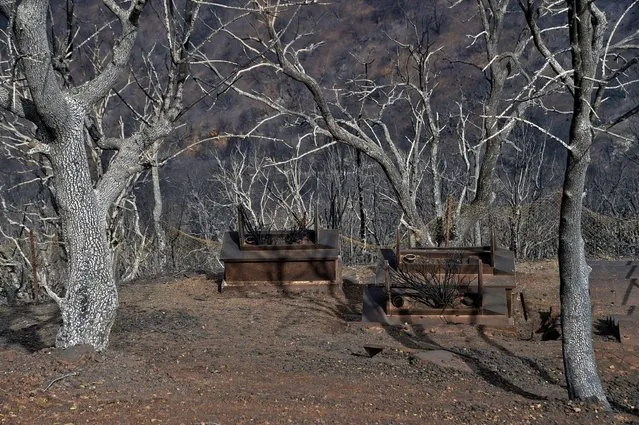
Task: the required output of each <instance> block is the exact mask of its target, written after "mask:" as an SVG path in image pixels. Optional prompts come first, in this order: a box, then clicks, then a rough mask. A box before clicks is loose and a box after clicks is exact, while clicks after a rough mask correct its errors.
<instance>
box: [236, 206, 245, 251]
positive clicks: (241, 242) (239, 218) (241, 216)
mask: <svg viewBox="0 0 639 425" xmlns="http://www.w3.org/2000/svg"><path fill="white" fill-rule="evenodd" d="M243 213H244V209H243V207H242V205H238V206H237V234H238V238H239V239H240V240H239V241H238V242H239V246H240V249H241V248H242V247H243V246H244V214H243Z"/></svg>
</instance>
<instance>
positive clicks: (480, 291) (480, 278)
mask: <svg viewBox="0 0 639 425" xmlns="http://www.w3.org/2000/svg"><path fill="white" fill-rule="evenodd" d="M477 268H478V270H477V295H478V298H479V314H484V263H483V262H482V261H481V258H478V259H477Z"/></svg>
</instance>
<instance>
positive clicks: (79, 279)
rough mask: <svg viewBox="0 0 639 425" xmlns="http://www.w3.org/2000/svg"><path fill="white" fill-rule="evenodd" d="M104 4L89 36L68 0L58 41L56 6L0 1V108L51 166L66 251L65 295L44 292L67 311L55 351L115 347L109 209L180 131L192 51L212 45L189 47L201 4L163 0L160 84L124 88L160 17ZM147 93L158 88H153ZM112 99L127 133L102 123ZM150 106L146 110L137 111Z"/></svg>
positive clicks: (140, 0) (139, 0)
mask: <svg viewBox="0 0 639 425" xmlns="http://www.w3.org/2000/svg"><path fill="white" fill-rule="evenodd" d="M102 3H103V5H104V7H105V8H104V9H103V12H104V13H105V14H106V15H107V17H106V18H105V19H106V20H105V21H104V22H99V21H97V22H96V26H95V29H94V31H93V32H92V30H91V29H90V24H88V27H77V23H78V22H81V20H76V14H78V13H80V12H79V8H75V9H74V5H75V4H74V2H72V1H69V2H67V8H66V10H65V13H64V15H65V16H66V20H63V21H64V22H65V23H64V24H63V27H64V29H63V30H62V34H63V36H61V37H57V36H55V34H54V31H50V29H51V25H53V21H54V20H53V16H54V13H52V12H51V11H52V10H53V11H54V12H55V10H57V9H56V8H51V7H50V6H52V5H51V4H50V3H49V1H46V0H33V1H22V2H18V1H11V0H7V1H2V2H0V12H1V13H2V15H4V17H5V18H6V19H7V20H8V24H7V26H6V28H5V30H6V31H5V34H7V35H8V37H7V43H6V44H5V46H4V52H3V55H6V56H4V57H6V58H8V59H9V60H8V61H7V62H6V63H5V64H4V67H3V71H4V74H3V77H2V84H1V85H0V107H2V109H3V111H4V113H3V116H4V117H8V116H10V117H17V119H18V120H19V121H21V122H24V123H26V126H27V127H28V128H29V134H30V137H29V139H28V140H27V143H24V148H22V152H23V153H24V154H26V155H40V158H42V161H48V163H49V164H50V169H51V175H52V176H53V179H52V185H51V189H52V193H53V195H54V199H55V204H56V206H57V208H58V212H59V216H60V222H61V226H62V234H63V237H64V247H65V251H66V253H67V260H68V261H67V266H66V272H65V276H66V279H65V282H64V294H62V295H60V294H58V293H56V292H55V291H54V290H53V289H52V288H51V287H49V286H45V289H46V290H47V292H48V294H49V296H50V297H51V298H53V299H54V300H55V301H56V302H57V304H58V306H59V307H60V310H61V312H62V319H63V324H62V327H61V329H60V331H59V333H58V336H57V339H56V345H57V346H58V347H69V346H73V345H77V344H90V345H92V346H93V347H94V348H95V349H97V350H102V349H104V348H106V346H107V344H108V337H109V332H110V329H111V326H112V324H113V321H114V319H115V314H116V309H117V306H118V297H117V289H116V285H115V277H114V267H113V256H112V252H111V250H110V248H109V243H108V240H107V232H106V229H107V227H108V221H109V217H110V212H111V211H112V207H113V205H114V203H115V202H116V201H117V200H118V199H119V198H121V197H122V194H123V193H125V192H126V191H128V190H130V188H131V185H132V184H133V181H135V179H136V178H137V176H138V175H139V173H140V172H141V171H142V170H144V169H145V168H146V167H148V166H149V164H150V163H152V162H153V160H152V157H153V155H152V154H150V153H152V152H153V146H154V143H155V142H156V141H157V140H161V139H162V138H164V137H166V136H167V135H169V134H170V133H171V132H172V131H173V129H174V127H175V125H176V121H177V120H178V119H179V118H180V115H181V114H182V113H183V111H184V109H185V105H184V92H185V83H186V82H187V78H188V77H189V64H191V63H192V58H193V55H194V53H195V52H200V51H201V49H202V44H205V43H207V42H208V41H209V40H210V38H209V37H206V38H205V39H204V40H198V43H195V42H192V41H191V36H192V35H193V31H194V28H195V25H196V23H197V22H199V18H200V16H199V14H200V9H201V6H200V5H199V3H197V2H194V1H190V0H187V1H185V2H183V3H181V5H178V4H175V3H173V2H164V3H163V4H162V5H161V6H160V7H159V8H157V9H156V12H157V13H156V15H155V17H156V18H157V17H159V20H160V21H161V22H162V23H163V26H162V28H163V30H164V32H163V34H162V35H161V36H162V37H163V40H161V41H160V40H158V43H157V44H156V46H155V48H157V49H159V46H164V47H166V50H165V52H164V53H163V54H162V55H158V56H156V57H157V58H160V59H159V60H160V61H164V63H163V64H162V67H158V66H157V65H158V64H159V63H158V62H156V63H155V64H156V68H155V69H156V72H155V74H154V76H155V77H156V78H155V80H154V83H153V84H145V83H142V82H141V81H143V80H140V79H137V80H136V79H135V78H133V79H131V80H129V83H130V84H126V82H124V84H123V77H126V75H127V72H128V71H129V65H130V59H131V57H132V56H133V52H134V49H136V46H138V44H136V39H137V38H138V33H139V32H140V26H141V23H142V22H143V21H145V20H149V19H153V18H152V17H153V15H151V14H150V13H147V10H146V9H147V8H145V6H146V5H147V1H146V0H135V1H131V2H129V3H128V5H127V6H122V5H120V2H116V1H115V0H103V2H102ZM96 19H99V18H96ZM94 22H95V21H94ZM111 29H113V31H114V32H115V34H114V35H113V37H112V38H111V35H110V34H109V37H106V40H104V41H105V42H107V43H109V44H108V45H110V46H111V47H110V48H109V49H107V51H106V55H104V52H105V45H104V44H103V45H102V49H101V50H94V52H101V55H100V56H99V57H97V58H96V60H93V61H92V63H93V65H94V68H93V69H92V70H91V71H92V72H91V73H89V75H88V76H86V77H82V75H80V73H79V72H77V70H78V69H79V68H80V67H81V66H82V63H83V60H84V59H83V55H81V54H80V52H82V51H84V49H85V47H86V46H87V43H90V42H91V40H96V39H98V38H100V37H101V36H102V35H104V34H105V33H107V32H108V31H107V30H111ZM80 33H81V34H86V37H87V38H86V40H84V41H79V40H78V39H76V37H77V34H80ZM50 35H51V36H50ZM152 48H153V46H152ZM136 56H137V55H136ZM76 59H77V61H78V64H76V62H74V60H76ZM74 67H75V68H74ZM161 68H163V70H162V71H163V72H160V71H159V70H160V69H161ZM85 69H86V68H85ZM74 70H75V71H74ZM79 75H80V78H79V77H78V76H79ZM85 75H86V74H85ZM81 80H82V81H81ZM146 81H148V80H146ZM156 83H157V84H156ZM129 87H137V90H139V91H141V92H143V93H144V95H143V98H146V99H149V100H150V102H146V103H145V102H144V101H143V100H142V101H141V102H139V101H136V100H127V97H128V94H127V90H129V89H128V88H129ZM149 87H152V88H153V89H154V91H151V92H149V91H146V89H147V88H149ZM109 96H115V97H117V98H118V99H119V100H121V101H122V104H123V105H125V108H128V109H129V111H130V114H129V116H130V117H131V121H130V122H129V123H127V124H126V125H123V126H122V130H123V131H121V132H116V131H110V129H109V128H108V127H107V126H102V125H101V123H100V120H99V119H97V118H98V116H99V115H100V107H101V105H102V103H103V102H104V100H105V99H107V98H108V97H109ZM143 104H146V105H149V109H147V110H142V111H141V112H140V110H139V109H138V108H139V107H140V106H141V105H143ZM103 110H104V109H103ZM12 119H13V118H12ZM5 120H6V118H5ZM131 123H132V124H131ZM87 145H89V146H90V147H92V148H95V149H98V152H99V155H97V156H98V157H99V161H98V164H100V165H101V167H99V168H95V169H92V168H91V166H90V161H89V158H88V155H87V149H86V146H87Z"/></svg>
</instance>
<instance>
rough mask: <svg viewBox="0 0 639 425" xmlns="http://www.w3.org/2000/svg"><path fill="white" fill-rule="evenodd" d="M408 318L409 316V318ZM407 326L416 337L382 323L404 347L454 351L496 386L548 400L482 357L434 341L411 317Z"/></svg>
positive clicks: (526, 396)
mask: <svg viewBox="0 0 639 425" xmlns="http://www.w3.org/2000/svg"><path fill="white" fill-rule="evenodd" d="M407 319H408V318H407ZM405 326H410V328H412V329H413V330H414V331H415V337H410V336H407V335H403V333H402V332H401V328H398V327H397V326H392V325H387V324H382V327H383V328H384V330H385V331H386V333H387V334H388V335H390V336H392V337H393V338H394V339H395V340H396V341H398V342H399V343H401V344H402V345H403V346H404V347H406V348H409V349H413V350H442V351H447V352H449V353H452V354H454V355H456V356H458V357H459V358H460V359H461V360H463V361H464V363H466V364H467V365H468V367H469V368H470V369H471V370H472V371H473V372H474V373H476V374H477V375H478V376H479V377H480V378H482V379H483V380H484V381H486V382H487V383H489V384H490V385H494V386H496V387H499V388H501V389H502V390H504V391H507V392H510V393H514V394H517V395H520V396H522V397H524V398H526V399H529V400H546V399H547V397H545V396H542V395H539V394H535V393H532V392H530V391H527V390H525V389H523V388H521V387H519V386H517V385H515V384H514V383H512V382H510V381H509V380H508V379H506V378H505V377H503V376H502V375H501V374H499V373H498V372H496V371H494V370H491V369H490V368H488V367H486V366H485V365H484V364H482V362H481V359H479V358H478V357H476V356H474V355H472V354H467V353H463V352H460V351H458V350H453V349H450V348H448V347H445V346H443V345H441V344H439V343H438V342H436V341H434V340H433V339H432V338H431V337H429V336H428V334H426V333H425V332H424V326H423V325H421V324H417V323H411V322H410V319H408V321H406V322H405Z"/></svg>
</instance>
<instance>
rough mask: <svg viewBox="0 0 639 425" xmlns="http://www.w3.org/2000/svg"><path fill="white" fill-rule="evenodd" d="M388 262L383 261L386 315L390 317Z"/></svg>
mask: <svg viewBox="0 0 639 425" xmlns="http://www.w3.org/2000/svg"><path fill="white" fill-rule="evenodd" d="M389 267H390V266H389V264H388V260H386V261H384V286H385V287H386V295H387V297H386V314H387V315H389V316H390V315H391V308H390V307H391V297H392V296H391V285H390V270H389Z"/></svg>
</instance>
